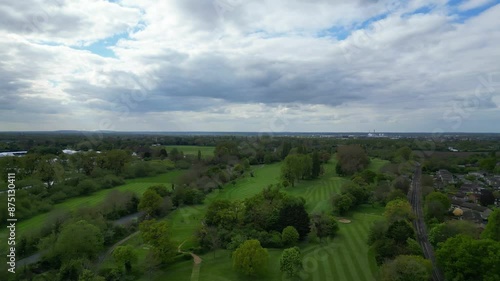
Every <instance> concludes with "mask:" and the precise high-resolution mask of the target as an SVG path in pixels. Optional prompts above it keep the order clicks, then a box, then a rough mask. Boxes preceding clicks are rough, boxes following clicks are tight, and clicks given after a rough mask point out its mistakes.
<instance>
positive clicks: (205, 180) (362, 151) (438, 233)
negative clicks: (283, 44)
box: [0, 133, 500, 280]
mask: <svg viewBox="0 0 500 281" xmlns="http://www.w3.org/2000/svg"><path fill="white" fill-rule="evenodd" d="M172 145H195V146H199V147H200V148H201V147H204V146H212V147H214V149H213V153H212V154H211V155H202V152H201V149H200V150H198V152H197V153H195V154H187V153H186V154H185V153H184V152H183V151H182V150H179V149H177V148H175V147H174V148H169V147H167V146H172ZM448 147H454V148H457V149H459V150H460V151H461V152H457V153H450V152H448ZM65 149H71V150H75V151H78V152H77V153H74V154H66V153H63V150H65ZM498 149H499V142H498V139H492V138H491V136H488V137H487V138H484V139H481V137H478V138H476V139H473V138H469V137H467V138H458V139H456V138H436V139H433V138H429V137H414V138H401V139H388V138H373V139H370V138H356V139H352V138H351V139H346V138H319V137H303V136H302V137H292V136H272V135H264V136H252V135H244V136H231V135H222V136H215V135H214V136H167V135H154V134H148V135H141V134H129V135H127V134H111V133H106V134H99V133H93V134H90V133H89V134H87V135H85V134H83V135H82V134H76V133H58V134H48V133H22V134H21V133H8V134H7V133H4V134H1V135H0V152H1V151H27V154H26V155H24V156H22V157H12V156H7V157H1V158H0V171H1V177H2V178H1V181H2V185H1V187H2V188H1V189H6V188H5V187H6V184H4V183H5V182H6V181H7V178H6V175H7V173H15V174H16V217H17V218H18V219H19V220H24V219H29V218H32V217H34V216H36V215H39V214H43V213H47V212H49V211H51V210H53V208H54V205H55V204H58V203H64V202H66V201H67V200H68V199H70V198H78V197H85V196H88V195H91V194H94V193H96V192H99V191H101V190H107V189H113V188H114V187H117V186H120V185H123V184H124V183H125V181H126V180H131V179H137V178H144V177H149V176H155V175H161V174H164V173H167V172H172V171H178V172H179V176H178V177H176V179H175V181H173V182H172V183H171V184H169V185H166V184H165V185H161V184H160V185H151V186H149V187H148V188H147V190H146V191H145V192H144V193H143V194H142V196H138V195H137V194H136V193H134V192H131V191H118V190H112V191H111V192H110V193H108V194H107V196H106V197H105V199H104V200H103V201H102V202H100V203H99V204H97V205H96V206H93V207H88V208H80V209H78V210H76V211H64V210H57V213H55V215H52V216H50V217H49V218H47V220H46V221H45V222H44V224H43V227H42V228H40V229H32V230H30V231H28V232H23V233H19V234H18V238H17V244H16V255H17V258H18V260H19V259H21V258H23V257H27V256H30V255H32V254H35V253H40V254H41V259H40V260H39V261H38V262H37V263H34V264H31V265H29V266H26V267H23V268H22V269H21V268H18V273H17V274H16V275H15V277H13V276H9V275H5V278H4V277H2V278H1V279H2V280H42V279H37V276H45V278H49V279H50V280H136V279H134V278H137V277H138V276H141V275H144V274H146V272H147V271H148V269H144V268H142V269H141V268H135V267H133V264H134V260H136V259H137V253H136V252H135V250H134V249H133V248H132V247H130V246H119V247H117V248H116V249H114V251H113V254H112V255H113V258H114V260H115V261H116V263H117V266H116V267H115V268H113V269H109V268H108V269H104V270H95V268H96V267H95V264H96V263H99V260H100V259H101V257H102V254H103V252H106V251H107V249H108V248H109V247H110V246H111V245H113V244H114V243H116V242H117V241H119V240H121V239H123V238H125V237H127V236H128V235H130V234H132V233H134V232H136V231H137V230H139V231H140V234H141V237H142V239H143V240H144V241H145V242H146V243H147V244H148V245H150V246H151V253H150V256H148V259H150V261H151V262H150V263H151V264H152V265H154V267H155V268H166V270H168V268H169V266H171V265H172V264H175V263H176V262H179V261H182V260H189V259H191V255H189V254H187V253H180V252H178V249H177V245H175V244H174V243H173V241H172V240H171V239H170V236H169V233H172V232H173V231H175V229H171V228H170V226H169V224H168V220H164V218H165V217H167V216H168V214H169V213H171V212H172V211H174V210H176V209H180V208H185V207H186V206H197V205H201V204H204V202H205V199H206V197H207V196H208V195H209V194H211V193H212V192H215V191H217V190H221V189H224V188H230V187H231V185H235V184H237V183H238V181H240V180H241V179H243V178H252V177H254V170H255V167H259V166H261V165H268V164H272V163H281V168H280V175H279V178H280V180H279V182H276V183H275V184H273V185H269V186H266V187H265V188H264V189H263V190H262V192H260V193H258V194H256V195H254V196H251V197H249V198H246V199H244V200H223V199H220V200H215V201H211V202H210V203H209V204H208V206H207V209H206V212H205V213H204V214H203V217H202V224H200V226H199V229H198V230H197V232H196V239H197V243H196V245H195V246H193V247H192V248H191V249H190V250H191V251H192V252H193V253H198V254H202V253H207V252H213V254H214V255H216V250H218V249H228V250H231V251H233V254H232V259H233V266H234V270H236V271H238V272H240V273H241V274H242V275H249V276H259V275H261V274H265V272H266V267H267V265H268V259H269V254H268V250H267V249H268V248H269V249H271V248H272V249H283V253H282V256H281V259H280V269H281V271H282V272H283V274H285V275H286V276H287V277H289V278H294V277H297V276H298V275H299V273H300V271H301V268H302V264H301V260H302V256H301V255H302V254H301V252H300V249H299V247H298V246H299V245H303V244H304V243H306V244H307V243H324V241H325V240H327V239H335V236H336V233H337V232H338V230H339V222H338V218H339V217H342V216H344V215H346V214H349V213H350V212H353V211H355V210H356V209H357V208H359V207H360V206H381V207H383V208H384V212H383V219H382V220H380V221H377V222H375V223H373V226H372V227H371V229H370V234H369V237H368V241H366V243H367V244H368V245H369V246H370V247H371V249H372V250H373V252H374V253H375V254H374V255H375V259H376V262H377V264H378V265H379V266H380V273H379V276H378V277H379V278H380V280H429V278H430V274H431V269H432V265H431V263H430V261H428V260H426V259H425V258H424V257H423V253H422V249H421V248H420V245H419V243H418V242H417V237H416V234H415V229H414V226H413V224H412V222H413V220H414V219H415V214H414V213H413V212H412V209H411V206H410V203H409V202H408V200H407V194H408V192H409V190H410V183H411V180H412V178H411V175H412V172H413V170H414V167H415V163H417V162H419V163H421V164H422V166H423V170H424V173H426V174H427V175H424V176H423V178H422V186H423V189H424V196H425V197H424V198H425V200H424V209H425V216H426V218H425V219H426V222H427V223H428V226H429V229H430V234H429V236H430V237H429V238H430V241H431V243H433V245H434V247H435V248H436V255H437V258H438V262H439V265H440V266H441V267H442V270H443V272H444V273H445V275H446V277H447V278H448V279H449V280H475V279H474V278H476V277H477V276H482V280H500V272H499V271H498V266H496V265H498V264H500V260H498V259H499V255H498V254H497V253H499V252H500V236H499V235H500V231H499V229H500V228H499V227H500V221H499V220H500V214H499V212H500V211H498V210H495V211H494V212H493V214H492V215H491V217H490V220H489V223H488V224H487V226H486V228H485V229H484V230H483V229H480V228H478V227H477V226H475V225H473V224H471V223H468V222H466V221H457V220H451V219H450V214H449V212H448V209H449V206H450V202H449V199H448V197H447V196H446V195H445V194H444V193H441V192H438V191H436V190H435V189H434V182H433V179H432V177H431V176H430V174H432V173H433V172H435V171H437V170H439V169H449V170H450V171H454V172H463V173H466V172H469V171H487V172H490V173H494V174H500V166H499V165H498V163H499V162H500V155H498V154H497V153H496V152H497V150H498ZM375 158H378V159H384V160H388V161H389V162H388V164H386V165H385V166H384V167H382V168H381V169H380V170H379V171H373V170H370V169H368V166H369V165H370V162H371V161H372V159H375ZM330 162H334V163H336V165H335V173H336V174H337V175H338V176H340V177H343V178H345V179H346V181H345V183H344V184H343V185H342V187H341V190H340V192H338V193H335V194H331V195H330V198H327V199H328V202H329V204H330V206H331V209H332V212H330V213H325V212H310V211H308V210H307V208H306V204H307V202H306V200H305V199H304V198H302V197H300V196H294V195H291V194H289V193H287V192H285V191H287V190H290V189H293V188H295V186H296V185H297V184H299V183H302V182H307V181H313V180H315V179H321V178H322V177H323V175H324V173H325V165H327V164H328V163H330ZM0 199H1V201H2V202H6V201H7V194H6V193H1V194H0ZM132 214H138V220H136V221H135V220H134V221H133V222H131V223H128V224H125V225H119V224H116V223H114V221H116V220H119V219H120V218H124V217H126V216H128V215H132ZM7 218H8V214H7V210H6V208H1V209H0V224H2V226H3V227H5V224H6V223H7ZM301 243H302V244H301ZM5 246H6V245H1V247H5ZM2 249H4V248H2ZM474 253H477V254H474ZM481 253H490V254H484V255H483V254H481ZM249 256H250V257H251V259H250V260H251V261H250V263H249V261H248V259H247V258H245V257H249ZM477 256H481V257H482V258H481V262H477V261H475V260H474V257H477ZM457 262H460V266H457ZM5 272H6V270H4V269H2V274H4V273H5ZM1 276H4V275H1ZM7 278H10V279H7ZM46 280H48V279H46Z"/></svg>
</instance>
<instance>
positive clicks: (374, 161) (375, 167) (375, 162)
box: [368, 158, 390, 173]
mask: <svg viewBox="0 0 500 281" xmlns="http://www.w3.org/2000/svg"><path fill="white" fill-rule="evenodd" d="M389 163H390V162H389V161H387V160H384V159H380V158H371V159H370V165H368V169H370V170H371V171H373V172H375V173H379V172H380V169H381V168H382V167H384V166H385V165H386V164H389Z"/></svg>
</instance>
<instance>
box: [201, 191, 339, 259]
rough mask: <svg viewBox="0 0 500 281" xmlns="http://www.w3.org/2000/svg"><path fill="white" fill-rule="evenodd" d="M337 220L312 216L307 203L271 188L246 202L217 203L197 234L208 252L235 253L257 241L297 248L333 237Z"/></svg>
mask: <svg viewBox="0 0 500 281" xmlns="http://www.w3.org/2000/svg"><path fill="white" fill-rule="evenodd" d="M337 230H338V226H337V221H336V220H335V219H334V218H333V217H332V216H330V215H327V214H312V215H309V214H308V213H307V211H306V210H305V200H304V199H303V198H301V197H294V196H291V195H288V194H286V193H283V192H281V191H280V190H279V188H274V187H268V188H266V189H264V190H263V191H262V192H261V193H259V194H257V195H255V196H253V197H251V198H248V199H246V200H245V201H243V202H242V201H229V200H215V201H213V202H212V203H211V204H210V205H209V206H208V209H207V212H206V214H205V218H204V226H203V227H202V228H201V229H200V230H199V232H198V238H199V241H200V245H201V246H202V247H203V249H205V250H215V249H217V248H219V247H221V248H227V249H230V250H234V249H236V248H238V247H239V245H241V243H243V242H244V241H246V240H251V239H255V240H258V241H259V243H260V244H261V245H262V246H264V247H272V248H282V247H290V246H294V245H296V243H297V242H298V241H300V240H304V239H306V238H308V237H309V238H311V239H313V238H316V239H317V238H319V239H321V238H324V237H327V236H334V235H335V234H336V232H337Z"/></svg>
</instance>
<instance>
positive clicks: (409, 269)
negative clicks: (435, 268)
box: [380, 256, 432, 281]
mask: <svg viewBox="0 0 500 281" xmlns="http://www.w3.org/2000/svg"><path fill="white" fill-rule="evenodd" d="M431 273H432V264H431V262H430V261H429V260H426V259H424V258H422V257H420V256H398V257H396V259H394V260H393V261H390V262H387V263H385V264H384V265H382V267H381V269H380V280H382V281H394V280H411V281H428V280H429V278H430V277H431Z"/></svg>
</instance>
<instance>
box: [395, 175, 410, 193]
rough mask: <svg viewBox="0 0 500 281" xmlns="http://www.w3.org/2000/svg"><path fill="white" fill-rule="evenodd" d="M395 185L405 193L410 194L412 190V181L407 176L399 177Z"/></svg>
mask: <svg viewBox="0 0 500 281" xmlns="http://www.w3.org/2000/svg"><path fill="white" fill-rule="evenodd" d="M393 186H394V188H395V189H399V190H401V191H402V192H403V193H404V194H408V191H409V190H410V181H409V180H408V179H407V178H405V177H402V176H400V177H398V178H396V179H395V180H394V182H393Z"/></svg>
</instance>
